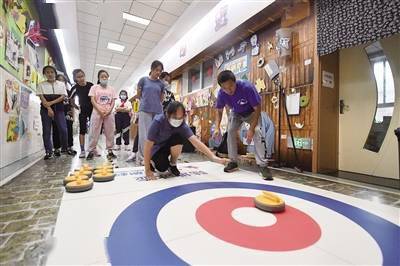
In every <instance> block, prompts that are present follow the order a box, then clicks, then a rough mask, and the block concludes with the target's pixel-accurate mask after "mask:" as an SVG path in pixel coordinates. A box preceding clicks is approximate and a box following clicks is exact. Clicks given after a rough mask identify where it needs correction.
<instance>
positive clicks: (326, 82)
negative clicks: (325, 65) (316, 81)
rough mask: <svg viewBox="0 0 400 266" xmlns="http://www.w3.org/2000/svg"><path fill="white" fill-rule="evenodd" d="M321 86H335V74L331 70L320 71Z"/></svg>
mask: <svg viewBox="0 0 400 266" xmlns="http://www.w3.org/2000/svg"><path fill="white" fill-rule="evenodd" d="M322 86H323V87H327V88H333V87H335V76H334V75H333V73H332V72H328V71H325V70H323V71H322Z"/></svg>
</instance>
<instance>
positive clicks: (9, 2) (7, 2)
mask: <svg viewBox="0 0 400 266" xmlns="http://www.w3.org/2000/svg"><path fill="white" fill-rule="evenodd" d="M13 7H14V0H3V9H4V11H5V12H6V13H8V12H9V11H11V10H12V9H13Z"/></svg>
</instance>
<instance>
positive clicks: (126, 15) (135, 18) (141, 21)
mask: <svg viewBox="0 0 400 266" xmlns="http://www.w3.org/2000/svg"><path fill="white" fill-rule="evenodd" d="M122 18H123V19H127V20H130V21H133V22H136V23H139V24H143V25H149V24H150V20H148V19H145V18H141V17H138V16H135V15H132V14H129V13H126V12H123V13H122Z"/></svg>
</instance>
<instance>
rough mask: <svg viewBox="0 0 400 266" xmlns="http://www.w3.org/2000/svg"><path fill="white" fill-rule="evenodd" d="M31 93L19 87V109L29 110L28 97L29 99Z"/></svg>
mask: <svg viewBox="0 0 400 266" xmlns="http://www.w3.org/2000/svg"><path fill="white" fill-rule="evenodd" d="M31 93H32V92H31V91H30V90H29V89H28V88H27V87H24V86H22V87H21V95H20V107H21V109H28V108H29V97H30V95H31Z"/></svg>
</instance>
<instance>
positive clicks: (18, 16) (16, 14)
mask: <svg viewBox="0 0 400 266" xmlns="http://www.w3.org/2000/svg"><path fill="white" fill-rule="evenodd" d="M11 14H12V17H13V18H14V21H15V25H17V27H18V29H19V30H20V31H21V32H22V33H25V31H26V17H25V15H23V14H22V12H21V11H20V10H19V9H18V8H17V7H14V8H13V10H12V11H11Z"/></svg>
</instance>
